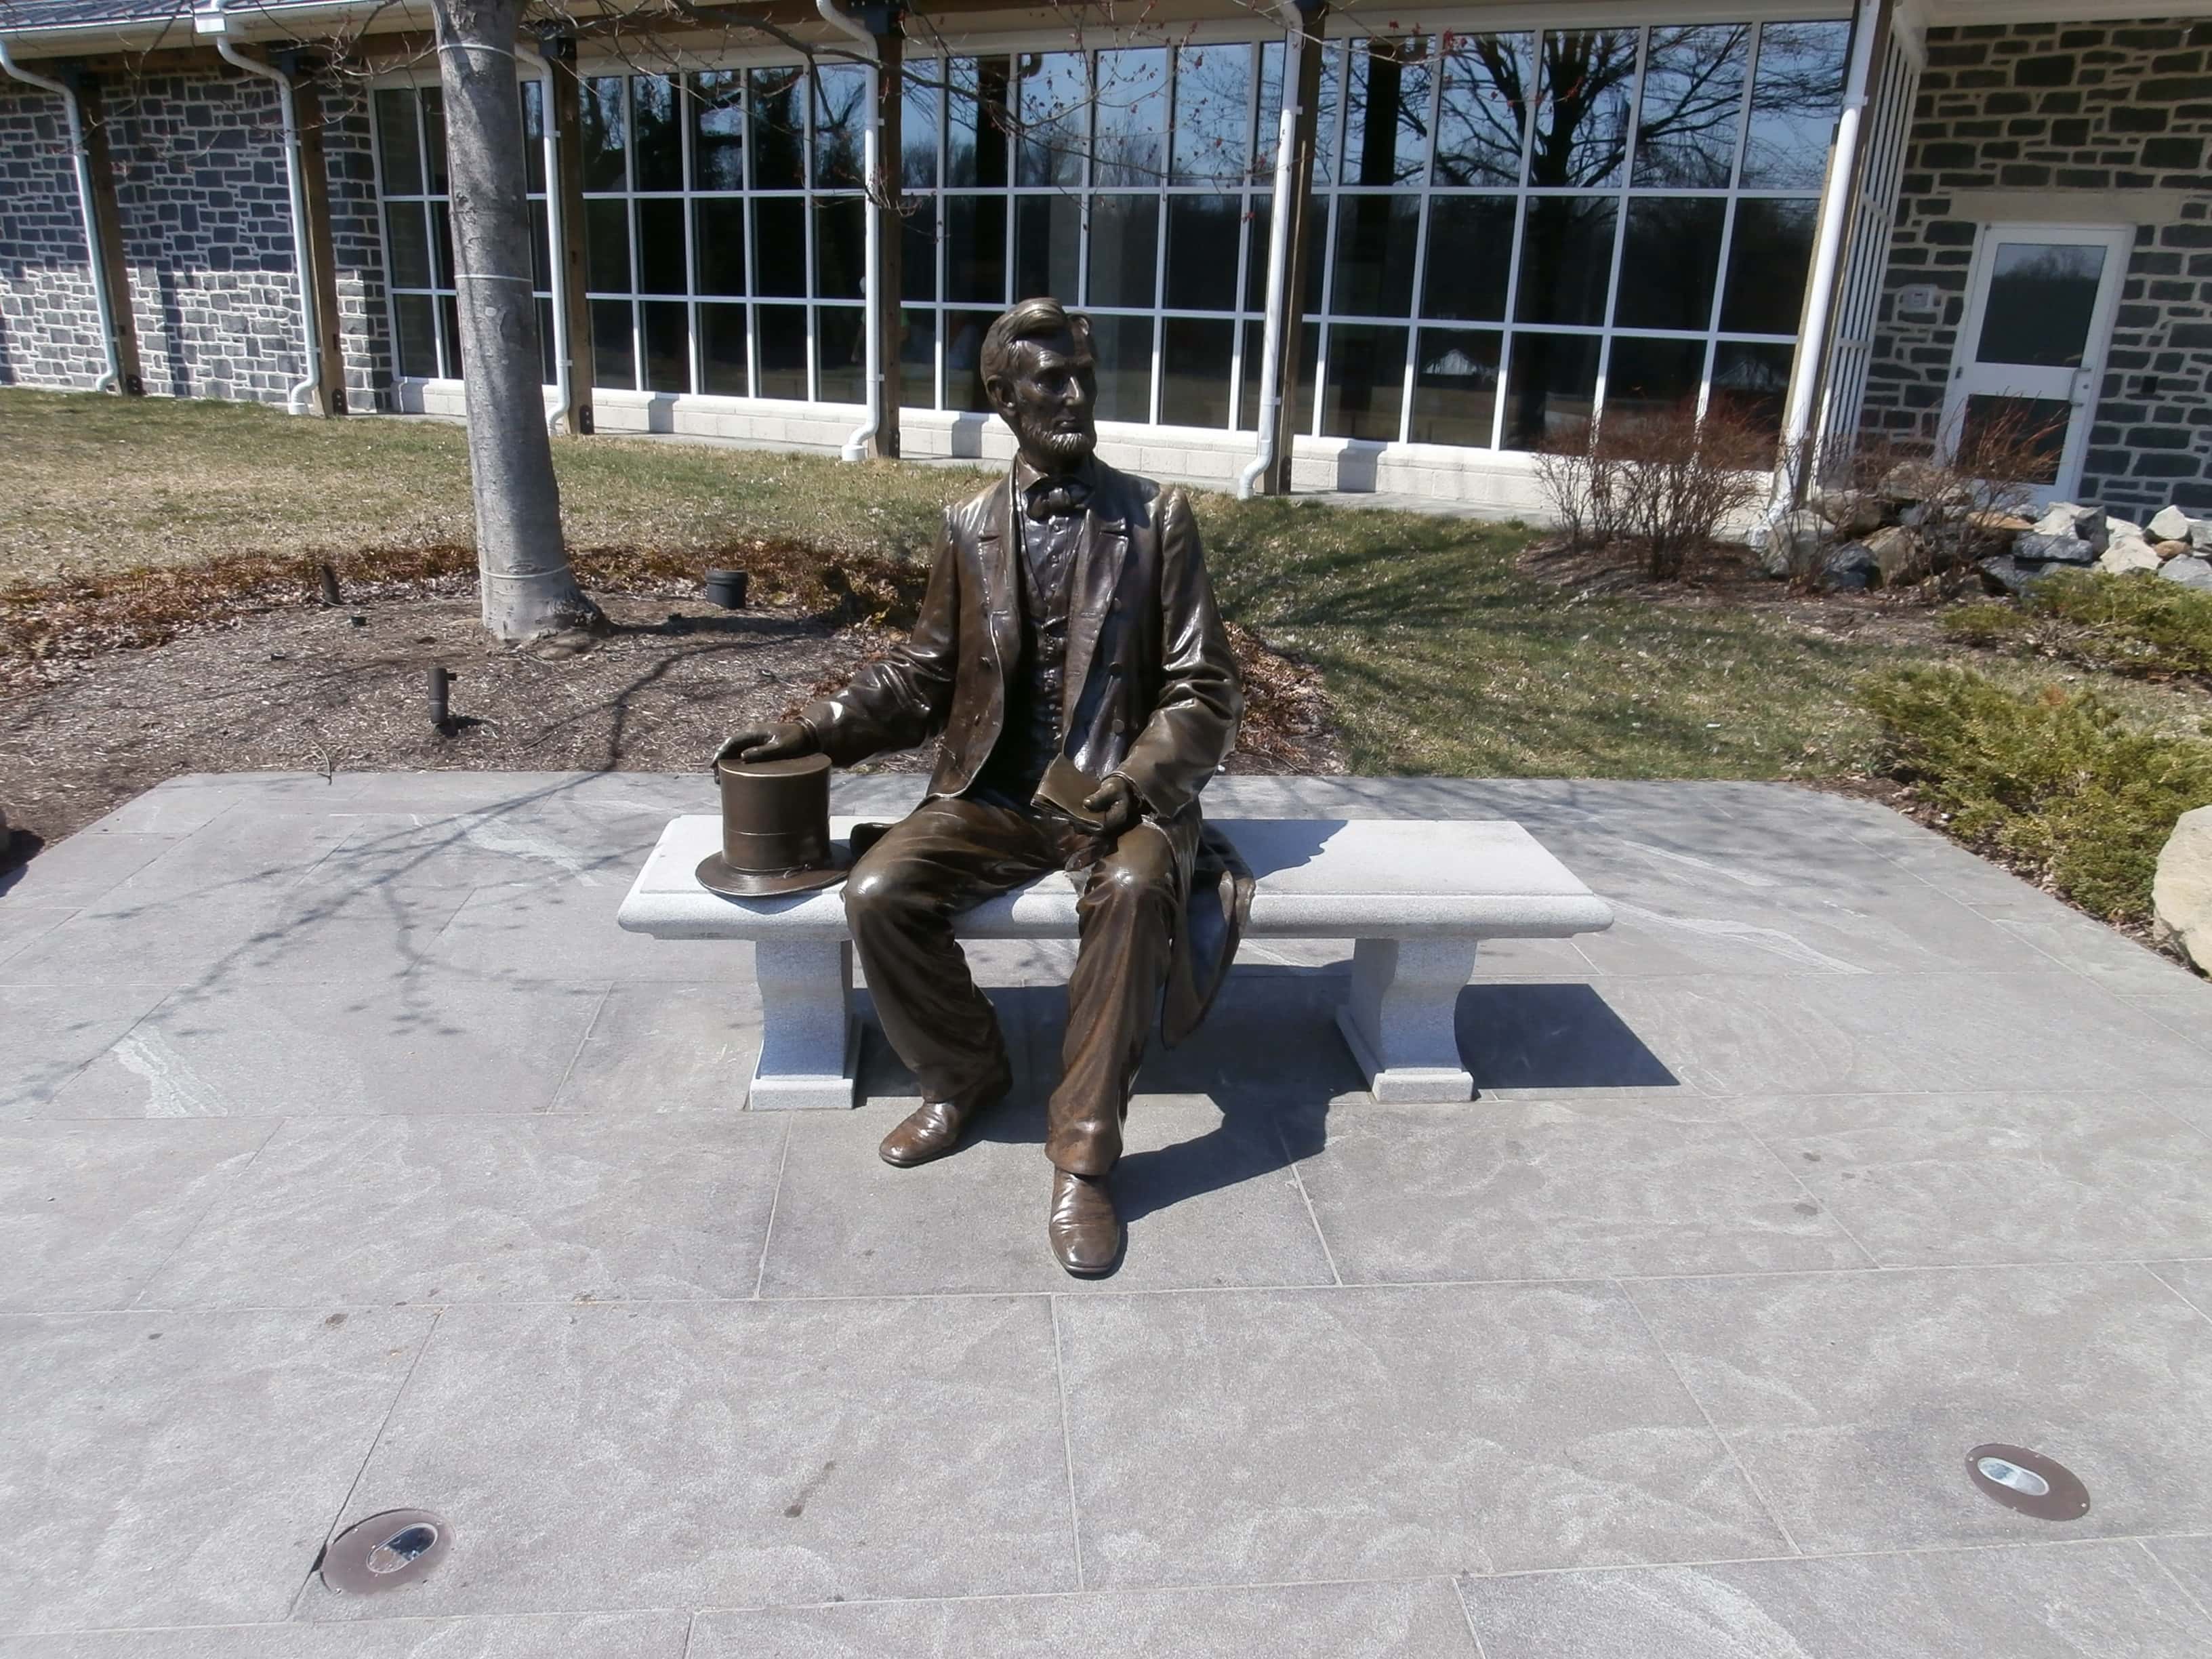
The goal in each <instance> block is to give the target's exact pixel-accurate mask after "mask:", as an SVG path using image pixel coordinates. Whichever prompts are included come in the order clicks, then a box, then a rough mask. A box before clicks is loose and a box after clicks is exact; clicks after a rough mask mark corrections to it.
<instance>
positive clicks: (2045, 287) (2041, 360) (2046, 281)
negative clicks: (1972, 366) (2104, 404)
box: [1974, 241, 2105, 368]
mask: <svg viewBox="0 0 2212 1659" xmlns="http://www.w3.org/2000/svg"><path fill="white" fill-rule="evenodd" d="M2104 270H2105V250H2104V249H2103V248H2101V247H2093V246H2087V244H2084V243H2081V242H2006V241H2000V242H1999V243H1998V244H1997V251H1996V258H1994V259H1992V260H1991V261H1990V286H1989V297H1988V298H1987V299H1986V300H1985V301H1984V304H1983V307H1982V331H1981V335H1980V337H1979V338H1978V339H1977V340H1976V341H1975V343H1974V361H1975V362H1980V363H2026V364H2031V365H2033V366H2035V367H2037V368H2081V360H2082V358H2083V357H2084V356H2086V355H2087V352H2088V349H2089V325H2090V323H2091V321H2092V319H2093V318H2094V316H2095V314H2096V310H2097V289H2098V287H2099V285H2100V280H2101V278H2102V277H2103V276H2104Z"/></svg>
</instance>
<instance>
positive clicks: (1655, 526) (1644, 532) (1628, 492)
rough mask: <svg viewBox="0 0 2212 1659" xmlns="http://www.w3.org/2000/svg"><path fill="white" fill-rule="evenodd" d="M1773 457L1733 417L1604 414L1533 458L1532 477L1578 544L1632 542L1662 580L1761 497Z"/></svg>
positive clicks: (1718, 414) (1676, 573)
mask: <svg viewBox="0 0 2212 1659" xmlns="http://www.w3.org/2000/svg"><path fill="white" fill-rule="evenodd" d="M1771 460H1772V452H1771V444H1770V442H1769V441H1768V440H1767V439H1766V438H1765V437H1764V436H1762V435H1760V434H1759V431H1758V430H1757V429H1756V428H1753V427H1751V426H1749V425H1747V424H1746V423H1745V422H1743V421H1741V419H1739V418H1738V417H1737V416H1734V415H1731V414H1728V413H1723V412H1715V413H1712V414H1709V415H1707V416H1705V419H1704V420H1702V421H1700V420H1699V418H1698V416H1697V413H1696V411H1695V410H1693V409H1690V408H1683V409H1679V410H1668V411H1666V412H1664V413H1660V414H1651V415H1614V416H1609V417H1608V418H1607V419H1606V420H1605V421H1604V422H1602V423H1601V425H1598V426H1595V427H1593V428H1588V429H1587V430H1585V431H1583V433H1581V434H1579V435H1577V436H1576V437H1575V438H1574V439H1572V440H1571V441H1568V442H1566V443H1565V444H1564V445H1561V446H1559V447H1553V449H1551V450H1549V451H1548V452H1547V453H1543V454H1541V455H1539V456H1538V457H1537V461H1536V479H1537V483H1538V486H1539V487H1540V488H1541V489H1542V490H1543V491H1544V494H1545V495H1546V497H1547V499H1548V501H1550V503H1551V507H1552V510H1553V515H1554V516H1555V517H1556V518H1557V520H1558V521H1559V525H1560V527H1561V528H1562V529H1563V530H1565V532H1566V534H1567V536H1568V538H1569V539H1570V540H1571V541H1572V542H1573V543H1574V544H1576V545H1577V546H1606V545H1608V544H1613V543H1615V542H1620V541H1627V540H1633V541H1638V542H1640V543H1642V544H1643V546H1644V562H1645V568H1646V569H1647V570H1648V571H1649V573H1650V575H1651V576H1652V577H1653V578H1654V579H1655V580H1672V579H1673V578H1674V577H1677V576H1680V574H1682V568H1683V566H1684V565H1685V564H1686V562H1688V560H1689V558H1690V556H1691V555H1692V554H1694V553H1699V552H1702V551H1703V550H1705V548H1706V547H1708V546H1710V545H1711V543H1712V541H1713V538H1715V537H1716V536H1717V534H1718V533H1719V532H1720V529H1721V526H1723V524H1725V523H1726V522H1727V521H1728V520H1729V519H1730V518H1732V517H1735V516H1736V515H1738V514H1740V513H1745V512H1747V511H1748V510H1750V509H1751V508H1752V507H1754V506H1756V505H1757V504H1758V503H1759V501H1760V500H1762V499H1763V498H1764V497H1765V494H1766V488H1767V473H1766V471H1765V468H1766V467H1767V466H1768V465H1769V464H1770V463H1771Z"/></svg>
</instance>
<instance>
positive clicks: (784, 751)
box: [714, 720, 822, 766]
mask: <svg viewBox="0 0 2212 1659" xmlns="http://www.w3.org/2000/svg"><path fill="white" fill-rule="evenodd" d="M821 747H822V740H821V739H820V738H817V737H816V736H815V734H814V728H813V727H812V726H809V725H807V723H806V722H805V720H777V721H775V722H774V723H773V724H771V725H768V726H753V727H751V728H750V729H749V730H747V731H744V732H738V734H737V735H736V736H735V737H733V738H731V739H730V740H729V741H728V742H726V743H725V744H723V745H722V746H721V747H720V749H717V750H715V751H714V765H717V766H719V765H720V764H721V763H722V762H724V761H726V760H732V759H735V760H741V761H778V760H796V759H798V758H799V757H800V756H801V755H811V754H814V753H816V752H817V751H818V750H820V749H821Z"/></svg>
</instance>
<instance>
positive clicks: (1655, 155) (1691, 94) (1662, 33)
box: [1631, 23, 1751, 190]
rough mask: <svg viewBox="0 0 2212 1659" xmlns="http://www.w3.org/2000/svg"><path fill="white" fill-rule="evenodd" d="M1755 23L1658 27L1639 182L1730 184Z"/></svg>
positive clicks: (1639, 138) (1640, 138)
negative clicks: (1745, 68)
mask: <svg viewBox="0 0 2212 1659" xmlns="http://www.w3.org/2000/svg"><path fill="white" fill-rule="evenodd" d="M1750 46H1751V26H1750V25H1749V24H1747V23H1727V24H1716V25H1712V26H1710V27H1703V28H1655V29H1653V30H1652V31H1651V44H1650V47H1649V48H1647V50H1646V52H1645V53H1644V106H1643V108H1642V110H1641V111H1640V112H1638V116H1637V122H1636V168H1635V173H1634V175H1633V177H1632V179H1631V182H1632V183H1633V184H1637V185H1659V186H1662V187H1665V188H1673V189H1678V190H1681V189H1686V190H1725V189H1727V188H1728V182H1729V174H1730V173H1732V172H1733V171H1734V170H1735V131H1736V123H1737V120H1738V118H1739V117H1740V116H1741V112H1742V109H1743V70H1744V59H1745V58H1747V56H1749V53H1750Z"/></svg>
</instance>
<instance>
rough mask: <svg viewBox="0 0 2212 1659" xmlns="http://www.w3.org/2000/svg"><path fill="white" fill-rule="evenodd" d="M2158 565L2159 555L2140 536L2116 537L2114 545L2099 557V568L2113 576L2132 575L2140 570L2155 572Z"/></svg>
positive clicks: (2113, 540) (2113, 541)
mask: <svg viewBox="0 0 2212 1659" xmlns="http://www.w3.org/2000/svg"><path fill="white" fill-rule="evenodd" d="M2158 565H2159V558H2158V555H2157V553H2156V552H2155V551H2154V550H2152V547H2151V544H2149V543H2148V542H2147V541H2145V540H2144V539H2143V538H2142V537H2140V536H2115V537H2113V538H2112V545H2111V546H2110V547H2108V548H2106V550H2104V551H2103V552H2102V553H2101V554H2100V555H2099V556H2098V557H2097V568H2098V569H2100V570H2101V571H2103V572H2105V574H2107V575H2111V576H2126V575H2132V574H2134V573H2135V572H2136V571H2138V570H2155V569H2157V568H2158Z"/></svg>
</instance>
